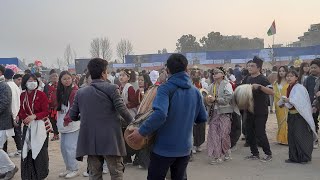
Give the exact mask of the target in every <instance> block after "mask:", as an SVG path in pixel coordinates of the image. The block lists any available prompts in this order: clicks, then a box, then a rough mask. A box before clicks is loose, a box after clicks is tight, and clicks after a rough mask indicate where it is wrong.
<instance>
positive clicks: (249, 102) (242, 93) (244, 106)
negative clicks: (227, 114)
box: [234, 84, 254, 113]
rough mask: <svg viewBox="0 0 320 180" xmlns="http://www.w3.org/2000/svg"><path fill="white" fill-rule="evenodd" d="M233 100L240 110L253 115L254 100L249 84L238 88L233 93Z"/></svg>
mask: <svg viewBox="0 0 320 180" xmlns="http://www.w3.org/2000/svg"><path fill="white" fill-rule="evenodd" d="M234 99H235V103H236V105H237V106H238V108H239V109H240V110H247V111H249V112H250V113H254V100H253V95H252V85H251V84H243V85H240V86H238V87H237V88H236V90H235V91H234Z"/></svg>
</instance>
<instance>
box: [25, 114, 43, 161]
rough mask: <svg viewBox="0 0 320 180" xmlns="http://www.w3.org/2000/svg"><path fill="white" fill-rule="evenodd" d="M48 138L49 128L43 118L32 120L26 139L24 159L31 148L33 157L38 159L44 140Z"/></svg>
mask: <svg viewBox="0 0 320 180" xmlns="http://www.w3.org/2000/svg"><path fill="white" fill-rule="evenodd" d="M46 138H47V130H46V125H45V122H44V121H42V120H34V121H31V123H30V124H29V126H28V129H27V132H26V137H25V140H24V145H23V150H22V159H25V158H26V157H27V155H28V151H29V150H32V159H36V158H37V156H38V154H39V153H40V151H41V149H42V146H43V144H44V142H45V141H46Z"/></svg>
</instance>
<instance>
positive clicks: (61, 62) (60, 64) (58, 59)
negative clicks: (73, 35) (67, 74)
mask: <svg viewBox="0 0 320 180" xmlns="http://www.w3.org/2000/svg"><path fill="white" fill-rule="evenodd" d="M57 65H58V68H59V69H60V70H61V68H62V67H63V60H61V59H60V58H57Z"/></svg>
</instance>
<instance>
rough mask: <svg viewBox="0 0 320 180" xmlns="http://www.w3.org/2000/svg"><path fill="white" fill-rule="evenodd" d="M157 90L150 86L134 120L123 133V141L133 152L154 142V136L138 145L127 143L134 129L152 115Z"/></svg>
mask: <svg viewBox="0 0 320 180" xmlns="http://www.w3.org/2000/svg"><path fill="white" fill-rule="evenodd" d="M157 90H158V86H152V87H151V88H150V89H149V90H148V91H147V93H146V94H145V96H144V97H143V100H142V102H141V104H140V107H139V109H138V113H137V115H136V117H135V120H134V121H133V122H131V123H130V124H129V125H128V127H127V129H126V130H125V132H124V139H125V141H126V143H127V144H128V145H129V146H130V147H131V148H132V149H134V150H140V149H143V148H145V147H146V146H150V145H151V144H153V142H154V137H155V135H154V134H152V135H150V136H147V137H145V138H144V139H143V140H142V141H141V142H138V143H134V142H131V141H129V140H128V136H129V135H130V134H131V133H133V131H134V130H135V129H139V127H140V126H141V125H142V124H143V122H144V121H146V120H147V119H148V118H149V117H150V115H151V114H152V113H153V110H152V103H153V100H154V98H155V97H156V94H157Z"/></svg>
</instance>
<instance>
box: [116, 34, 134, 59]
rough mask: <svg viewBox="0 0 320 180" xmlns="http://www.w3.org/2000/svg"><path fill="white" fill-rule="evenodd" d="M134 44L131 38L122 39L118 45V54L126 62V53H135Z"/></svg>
mask: <svg viewBox="0 0 320 180" xmlns="http://www.w3.org/2000/svg"><path fill="white" fill-rule="evenodd" d="M132 51H133V45H132V43H131V42H130V41H129V40H126V39H121V41H120V42H119V43H118V45H117V56H118V57H119V58H120V59H121V60H122V62H123V63H124V57H125V55H130V54H133V52H132Z"/></svg>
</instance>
